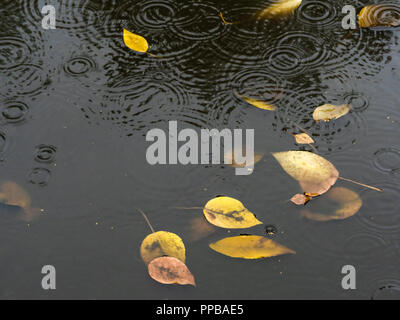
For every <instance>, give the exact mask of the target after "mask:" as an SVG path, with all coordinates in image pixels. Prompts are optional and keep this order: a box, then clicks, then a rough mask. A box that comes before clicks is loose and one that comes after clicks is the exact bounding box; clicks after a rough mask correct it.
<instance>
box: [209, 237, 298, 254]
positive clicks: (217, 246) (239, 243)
mask: <svg viewBox="0 0 400 320" xmlns="http://www.w3.org/2000/svg"><path fill="white" fill-rule="evenodd" d="M210 248H211V249H213V250H215V251H217V252H219V253H221V254H224V255H226V256H229V257H232V258H243V259H260V258H268V257H274V256H278V255H281V254H287V253H296V252H295V251H293V250H291V249H289V248H286V247H285V246H282V245H280V244H279V243H277V242H274V241H272V240H270V239H268V238H265V237H261V236H237V237H229V238H225V239H222V240H219V241H217V242H215V243H211V244H210Z"/></svg>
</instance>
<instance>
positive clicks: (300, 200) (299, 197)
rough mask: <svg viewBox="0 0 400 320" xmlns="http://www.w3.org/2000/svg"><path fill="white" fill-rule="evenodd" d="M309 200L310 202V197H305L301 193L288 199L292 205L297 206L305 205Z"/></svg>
mask: <svg viewBox="0 0 400 320" xmlns="http://www.w3.org/2000/svg"><path fill="white" fill-rule="evenodd" d="M310 200H311V197H309V196H306V195H305V194H301V193H298V194H295V195H294V196H293V197H292V198H291V199H290V201H292V202H293V203H294V204H297V205H302V204H306V203H307V202H308V201H310Z"/></svg>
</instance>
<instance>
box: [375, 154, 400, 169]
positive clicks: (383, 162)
mask: <svg viewBox="0 0 400 320" xmlns="http://www.w3.org/2000/svg"><path fill="white" fill-rule="evenodd" d="M374 166H375V167H376V168H377V169H378V170H380V171H382V172H388V173H399V172H400V150H398V149H395V148H381V149H379V150H378V151H376V152H375V153H374Z"/></svg>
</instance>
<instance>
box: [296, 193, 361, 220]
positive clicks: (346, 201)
mask: <svg viewBox="0 0 400 320" xmlns="http://www.w3.org/2000/svg"><path fill="white" fill-rule="evenodd" d="M326 197H327V198H329V199H330V200H332V201H334V202H335V203H338V204H339V205H340V207H339V209H336V210H335V211H334V212H333V214H332V213H330V214H322V213H315V212H311V211H309V210H302V211H301V214H302V215H303V216H304V217H306V218H308V219H312V220H316V221H328V220H340V219H346V218H349V217H351V216H353V215H355V214H356V213H357V212H358V211H359V210H360V208H361V206H362V200H361V199H360V197H359V195H358V194H357V193H355V192H354V191H352V190H349V189H347V188H341V187H335V188H332V189H331V190H329V192H327V194H326Z"/></svg>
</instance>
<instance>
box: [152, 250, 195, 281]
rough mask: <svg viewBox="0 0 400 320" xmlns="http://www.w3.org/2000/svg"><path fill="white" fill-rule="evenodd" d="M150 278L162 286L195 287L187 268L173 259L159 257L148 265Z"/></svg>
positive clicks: (179, 261)
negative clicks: (188, 285) (186, 285)
mask: <svg viewBox="0 0 400 320" xmlns="http://www.w3.org/2000/svg"><path fill="white" fill-rule="evenodd" d="M147 268H148V272H149V275H150V277H152V278H153V279H154V280H156V281H158V282H160V283H163V284H181V285H185V284H190V285H192V286H196V283H195V280H194V277H193V275H192V273H191V272H190V270H189V269H188V267H187V266H186V265H185V264H184V263H183V262H182V261H181V260H179V259H176V258H174V257H160V258H156V259H154V260H152V261H151V262H150V263H149V264H148V267H147Z"/></svg>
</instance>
